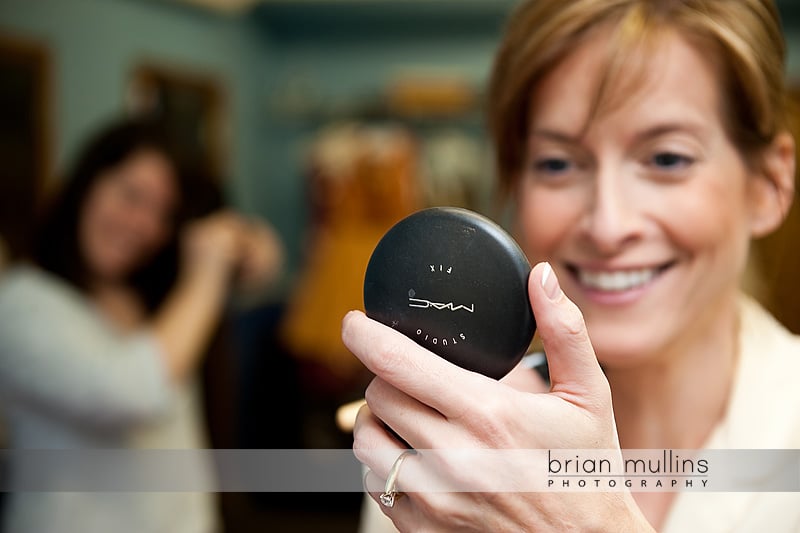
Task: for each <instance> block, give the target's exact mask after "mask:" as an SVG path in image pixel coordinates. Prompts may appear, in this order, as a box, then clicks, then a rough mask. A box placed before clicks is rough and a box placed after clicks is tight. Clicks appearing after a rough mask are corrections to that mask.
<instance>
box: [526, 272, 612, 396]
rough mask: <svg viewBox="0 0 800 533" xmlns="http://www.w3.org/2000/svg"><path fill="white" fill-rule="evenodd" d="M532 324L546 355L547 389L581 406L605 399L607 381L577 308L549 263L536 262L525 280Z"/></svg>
mask: <svg viewBox="0 0 800 533" xmlns="http://www.w3.org/2000/svg"><path fill="white" fill-rule="evenodd" d="M528 293H529V294H530V300H531V307H532V309H533V314H534V316H535V317H536V327H537V328H538V330H539V336H540V337H541V339H542V343H543V344H544V350H545V353H546V354H547V365H548V367H549V369H550V383H551V387H550V390H551V392H554V393H558V394H559V395H561V396H564V397H565V398H566V399H568V400H569V401H571V402H572V403H576V404H581V405H582V406H584V407H587V406H590V405H598V401H599V400H601V399H603V398H608V381H607V380H606V377H605V375H604V374H603V371H602V370H601V369H600V364H599V363H598V362H597V357H596V356H595V353H594V348H592V344H591V342H590V341H589V334H588V332H587V331H586V323H585V322H584V320H583V315H582V314H581V312H580V310H579V309H578V307H577V306H576V305H575V304H574V303H572V301H571V300H570V299H569V298H567V296H566V295H565V294H564V292H563V291H562V290H561V286H560V284H559V282H558V278H557V277H556V273H555V272H554V271H553V268H552V267H551V266H550V264H549V263H539V264H538V265H536V266H535V267H534V269H533V271H532V272H531V275H530V278H529V279H528Z"/></svg>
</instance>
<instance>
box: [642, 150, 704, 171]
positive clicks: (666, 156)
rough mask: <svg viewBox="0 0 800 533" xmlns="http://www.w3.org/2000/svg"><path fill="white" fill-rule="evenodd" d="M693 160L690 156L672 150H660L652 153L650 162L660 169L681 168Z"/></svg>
mask: <svg viewBox="0 0 800 533" xmlns="http://www.w3.org/2000/svg"><path fill="white" fill-rule="evenodd" d="M693 162H694V160H693V159H692V158H691V157H687V156H685V155H680V154H676V153H673V152H661V153H658V154H656V155H654V156H653V157H652V159H651V164H652V165H653V166H655V167H656V168H658V169H662V170H674V169H678V168H683V167H686V166H688V165H690V164H692V163H693Z"/></svg>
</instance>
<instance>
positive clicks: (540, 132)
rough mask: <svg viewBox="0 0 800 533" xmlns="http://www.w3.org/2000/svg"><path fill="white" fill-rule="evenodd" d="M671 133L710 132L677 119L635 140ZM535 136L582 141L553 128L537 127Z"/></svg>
mask: <svg viewBox="0 0 800 533" xmlns="http://www.w3.org/2000/svg"><path fill="white" fill-rule="evenodd" d="M670 133H688V134H690V135H693V136H695V137H697V138H699V139H705V138H706V136H707V134H708V132H707V130H706V128H704V127H703V126H701V125H699V124H696V123H695V122H687V121H675V122H664V123H659V124H656V125H654V126H650V127H648V128H646V129H644V130H642V131H640V132H638V133H636V134H635V135H634V137H633V139H634V140H635V141H639V142H641V141H647V140H650V139H654V138H656V137H660V136H662V135H667V134H670ZM535 137H539V138H545V139H549V140H553V141H557V142H561V143H570V144H577V143H580V141H581V138H582V135H581V134H573V133H568V132H563V131H558V130H554V129H551V128H535V129H533V130H531V132H530V138H535Z"/></svg>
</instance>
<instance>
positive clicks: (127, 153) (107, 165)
mask: <svg viewBox="0 0 800 533" xmlns="http://www.w3.org/2000/svg"><path fill="white" fill-rule="evenodd" d="M176 147H177V145H176V144H175V143H174V142H173V141H172V140H171V139H169V138H168V136H167V135H166V133H165V129H164V128H163V127H161V125H160V124H159V123H158V122H157V121H154V120H149V119H127V118H126V119H122V120H120V121H117V122H115V123H113V124H110V125H109V126H107V127H105V128H103V129H102V130H101V131H100V132H99V133H98V134H96V135H95V136H94V137H93V138H91V139H90V140H89V142H88V143H87V144H86V145H85V147H84V149H83V150H81V151H80V153H79V154H78V156H77V158H76V159H75V163H74V165H73V167H72V169H71V171H70V172H68V174H67V175H66V177H65V181H64V182H63V187H62V189H61V191H60V193H59V194H58V195H57V196H56V197H55V198H54V199H53V200H54V201H53V203H52V204H51V205H50V206H49V209H47V210H46V212H45V215H44V217H43V219H42V224H41V226H40V227H39V230H38V231H37V236H36V238H35V242H34V246H33V259H34V261H35V262H37V263H38V264H39V266H41V267H42V268H44V269H45V270H48V271H50V272H52V273H53V274H56V275H57V276H59V277H61V278H63V279H64V280H66V281H68V282H69V283H71V284H73V285H75V286H76V287H77V288H79V289H80V290H86V289H87V288H88V283H89V279H88V278H89V275H90V273H89V269H88V266H87V264H86V260H85V258H84V256H83V253H82V251H81V247H80V244H79V242H78V226H79V223H80V217H81V213H82V212H83V209H84V206H85V204H86V200H87V198H88V196H89V193H90V192H91V191H92V190H93V189H94V186H95V185H96V184H97V182H98V181H99V180H100V179H102V178H103V176H104V173H105V172H106V171H108V170H111V169H113V168H115V167H116V166H118V165H120V164H122V163H123V162H124V161H125V160H126V159H128V158H129V157H131V156H132V155H134V154H135V153H137V152H139V151H141V150H145V149H149V150H155V151H157V152H159V153H161V154H162V155H163V156H164V157H166V158H167V160H168V161H169V162H170V163H171V166H172V168H173V174H174V176H175V179H176V182H177V183H176V188H177V190H178V195H179V199H178V206H177V209H176V210H175V212H174V213H173V227H172V230H173V231H172V234H171V236H170V238H169V241H168V242H167V244H166V245H165V246H163V247H162V249H161V250H160V251H158V252H157V253H156V254H155V256H154V257H153V258H152V259H151V260H150V261H149V262H148V263H147V264H145V265H143V266H142V267H141V268H139V269H138V270H137V271H136V272H134V273H132V275H131V277H130V279H129V282H130V285H131V287H133V288H134V290H136V291H137V292H138V294H139V295H140V297H141V298H142V301H143V303H144V304H145V306H146V308H147V309H148V310H149V311H150V312H152V311H154V310H155V309H157V308H158V306H159V305H160V304H161V302H162V301H163V300H164V297H165V296H166V295H167V293H168V292H169V290H170V288H171V287H172V285H173V283H174V282H175V279H176V276H177V272H178V260H179V254H178V233H179V230H180V228H181V227H182V226H183V224H185V223H186V221H188V220H189V219H191V218H195V217H198V216H203V215H205V214H208V213H210V212H211V211H213V210H215V209H217V208H219V207H220V206H221V205H222V195H221V191H220V190H219V188H218V186H217V185H216V184H214V182H213V180H211V179H210V178H209V177H208V176H205V175H203V174H202V173H201V172H200V171H199V170H198V169H201V168H202V167H203V166H202V164H201V163H200V162H197V163H196V164H194V165H188V164H187V162H186V161H182V160H180V158H179V157H178V155H177V154H178V153H179V152H178V150H177V148H176Z"/></svg>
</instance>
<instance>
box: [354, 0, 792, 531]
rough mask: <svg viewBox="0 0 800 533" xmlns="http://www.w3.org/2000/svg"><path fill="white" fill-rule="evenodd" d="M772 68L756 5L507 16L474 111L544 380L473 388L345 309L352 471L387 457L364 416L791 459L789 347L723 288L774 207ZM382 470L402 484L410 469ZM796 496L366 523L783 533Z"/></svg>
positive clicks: (767, 33) (443, 434)
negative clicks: (354, 398)
mask: <svg viewBox="0 0 800 533" xmlns="http://www.w3.org/2000/svg"><path fill="white" fill-rule="evenodd" d="M783 61H784V43H783V38H782V36H781V33H780V22H779V20H778V16H777V10H776V9H775V6H774V5H773V3H772V2H768V1H763V0H730V1H729V0H678V1H674V2H655V1H648V0H615V1H613V2H609V1H599V0H576V1H574V2H561V1H558V0H531V1H528V2H524V3H522V4H521V5H520V6H519V8H518V9H517V11H516V12H515V14H514V15H513V16H512V18H511V19H510V22H509V26H508V28H507V29H506V33H505V37H504V40H503V43H502V44H501V47H500V50H499V52H498V56H497V59H496V63H495V69H494V72H493V75H492V80H491V86H490V92H489V114H490V122H491V128H492V133H493V136H494V142H495V145H496V148H497V152H496V153H497V161H498V168H499V173H500V177H501V183H502V184H503V187H504V189H505V191H506V192H507V193H508V194H509V195H510V196H511V197H512V198H513V200H514V202H515V204H516V217H517V218H516V229H517V235H518V238H519V241H520V244H521V246H522V248H523V249H524V251H525V252H526V254H527V255H528V257H529V259H530V260H531V262H547V264H545V265H539V266H537V267H535V268H534V270H533V272H532V274H531V276H530V280H529V293H530V300H531V306H532V308H533V311H534V314H535V316H536V320H537V324H538V325H539V331H540V334H541V337H542V341H543V343H544V347H545V351H546V353H547V359H548V363H549V367H550V383H549V386H548V385H545V384H543V383H539V384H538V385H537V384H536V383H535V376H532V375H528V376H527V384H526V385H520V384H521V383H525V381H524V379H521V375H522V374H525V373H528V374H532V373H530V372H529V371H528V370H525V369H518V370H517V371H515V373H513V374H512V376H511V377H510V379H509V380H504V381H505V382H504V381H501V382H500V383H496V382H492V381H489V380H483V379H478V378H476V376H474V375H470V374H469V373H467V372H464V371H463V370H460V369H458V368H454V367H449V366H446V365H443V364H442V363H441V362H439V361H435V360H433V359H431V358H430V354H427V353H426V352H425V351H424V350H423V349H421V348H419V347H413V346H407V345H405V344H403V342H402V341H401V340H400V339H398V338H397V335H396V333H395V332H393V331H391V330H386V329H383V328H381V327H380V326H378V325H375V324H372V323H370V322H369V321H368V320H367V319H366V318H365V317H362V316H360V315H358V314H351V315H349V316H348V317H347V318H346V319H345V323H344V329H343V332H344V333H343V335H344V338H345V341H346V342H347V344H348V346H349V347H350V348H351V349H352V350H353V353H355V354H356V356H358V357H359V358H360V359H361V360H362V361H364V363H365V364H366V365H367V366H368V367H369V368H370V369H371V370H372V371H373V372H375V373H376V375H377V378H376V379H375V381H374V382H373V383H372V384H371V385H370V387H369V388H368V390H367V395H366V397H367V402H368V407H365V408H364V409H363V410H362V412H361V414H360V416H359V418H358V422H357V424H356V429H355V435H356V442H355V445H354V448H355V450H356V455H357V456H359V458H361V459H362V460H363V461H364V462H365V463H366V465H367V466H368V467H369V468H370V469H371V470H373V472H374V473H373V474H371V476H373V477H377V478H385V476H386V474H387V473H388V472H389V467H390V466H391V462H388V464H387V461H386V459H385V456H386V455H387V454H383V456H381V454H378V453H377V451H378V450H383V451H385V450H387V449H394V450H396V451H395V454H394V455H395V456H397V455H398V454H399V450H401V449H402V445H401V443H400V442H399V441H397V440H396V439H395V438H394V437H393V436H392V435H391V434H389V433H388V432H386V430H385V429H384V426H383V423H385V424H386V425H388V426H389V427H391V429H392V430H393V431H394V432H395V433H396V434H397V435H399V436H400V437H401V438H402V439H403V440H404V441H405V442H407V443H408V444H409V445H411V446H412V447H414V448H417V449H426V448H443V447H444V448H449V449H460V448H465V447H476V446H477V447H479V448H491V449H507V448H511V449H544V448H547V449H555V448H562V449H565V448H566V449H575V450H577V449H590V448H611V449H614V450H618V449H619V448H620V447H621V448H629V449H667V448H670V449H672V448H675V449H701V448H797V447H798V446H800V423H798V420H800V395H798V394H797V392H796V390H797V389H796V385H795V383H794V379H795V376H796V375H797V372H798V371H800V358H799V357H800V340H798V339H797V338H796V337H794V336H792V335H790V334H789V333H788V332H787V331H786V330H785V329H783V328H782V327H781V326H780V325H779V324H778V323H777V322H776V321H775V320H774V319H772V317H770V316H769V315H768V314H767V313H766V312H765V311H764V310H763V309H761V308H760V307H759V306H758V305H757V304H756V303H755V302H753V301H751V300H749V299H748V298H747V297H745V296H744V295H742V294H741V293H740V291H739V288H738V287H739V283H740V279H741V277H742V273H743V270H744V266H745V262H746V259H747V255H748V249H749V244H750V240H751V239H753V238H756V237H761V236H763V235H765V234H767V233H769V232H771V231H773V230H774V229H776V228H777V227H778V226H779V225H780V224H781V222H782V221H783V218H784V217H785V215H786V213H787V212H788V208H789V206H790V204H791V200H792V196H793V178H794V165H795V155H794V140H793V139H792V137H791V135H790V134H789V133H788V131H787V125H786V124H785V123H784V122H783V121H784V117H785V116H786V112H785V111H786V110H785V105H786V91H785V87H784V78H783ZM551 273H553V274H555V275H551ZM584 326H585V327H584ZM600 368H602V372H601V370H600ZM512 383H513V388H512V386H511V385H512ZM431 391H436V393H435V394H434V393H431ZM465 413H469V416H465V415H464V414H465ZM756 428H758V430H757V431H756ZM423 455H424V453H423ZM444 462H445V463H446V464H447V461H446V460H445V461H444ZM403 464H404V466H403V471H401V472H400V475H399V477H398V480H397V483H398V484H399V485H400V486H403V483H404V476H403V474H404V473H406V476H407V477H406V478H405V479H406V481H405V483H406V486H409V485H411V486H414V485H413V478H412V477H411V476H412V474H413V473H414V472H416V471H418V470H419V468H420V466H421V465H422V463H421V458H420V457H409V458H408V459H407V460H406V461H405V462H404V463H403ZM462 470H463V469H462ZM441 472H446V474H442V473H441ZM441 472H439V474H440V475H441V476H443V477H444V478H446V481H447V482H449V483H453V482H455V483H459V482H462V483H463V482H465V478H464V476H465V475H466V474H464V473H460V471H459V469H458V468H457V467H456V466H455V463H453V464H447V466H446V467H445V468H443V469H441ZM530 472H531V470H530V469H528V468H526V467H525V465H522V464H520V465H519V468H518V469H517V473H516V474H506V475H512V476H513V475H517V476H520V478H519V481H520V482H523V481H524V480H525V479H528V477H529V476H530V475H531V474H530ZM523 473H524V474H523ZM485 475H486V476H492V475H498V476H499V475H501V474H499V473H497V474H495V473H489V472H486V473H485ZM369 479H370V477H369V476H368V481H369ZM450 486H452V485H450ZM462 486H463V485H462ZM418 488H419V487H417V489H418ZM400 502H402V503H400ZM798 503H800V502H799V501H798V498H797V497H796V496H786V495H783V496H779V495H768V494H746V495H742V494H731V493H721V494H717V495H708V494H688V493H680V494H678V493H675V492H663V493H658V492H648V493H645V492H630V491H622V492H617V493H614V494H613V495H609V493H600V492H592V491H587V492H586V493H583V494H581V495H566V494H561V495H558V496H557V497H555V496H554V495H552V494H547V493H539V494H533V493H530V492H524V493H523V492H519V493H513V492H512V493H503V494H481V493H479V492H471V493H447V494H442V493H436V492H425V490H424V488H423V489H422V490H420V491H419V492H409V494H408V497H407V498H403V499H400V500H398V503H397V504H395V506H394V507H392V508H391V509H387V508H383V509H382V510H383V511H384V513H386V514H387V515H388V516H389V517H390V518H391V519H392V521H393V522H394V524H395V525H396V526H397V527H398V528H399V529H401V530H403V531H414V530H437V531H442V530H455V529H458V530H460V531H461V530H473V531H480V530H534V531H550V530H565V529H575V530H588V529H592V530H631V531H649V530H651V528H656V529H658V530H659V531H667V532H672V531H681V532H684V531H704V532H708V531H712V532H713V531H720V532H721V531H761V530H769V531H796V530H797V528H798V527H800V514H798V508H800V507H798ZM372 509H373V510H374V508H372ZM364 529H365V530H366V531H373V529H371V528H370V526H369V525H366V526H365V528H364Z"/></svg>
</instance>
